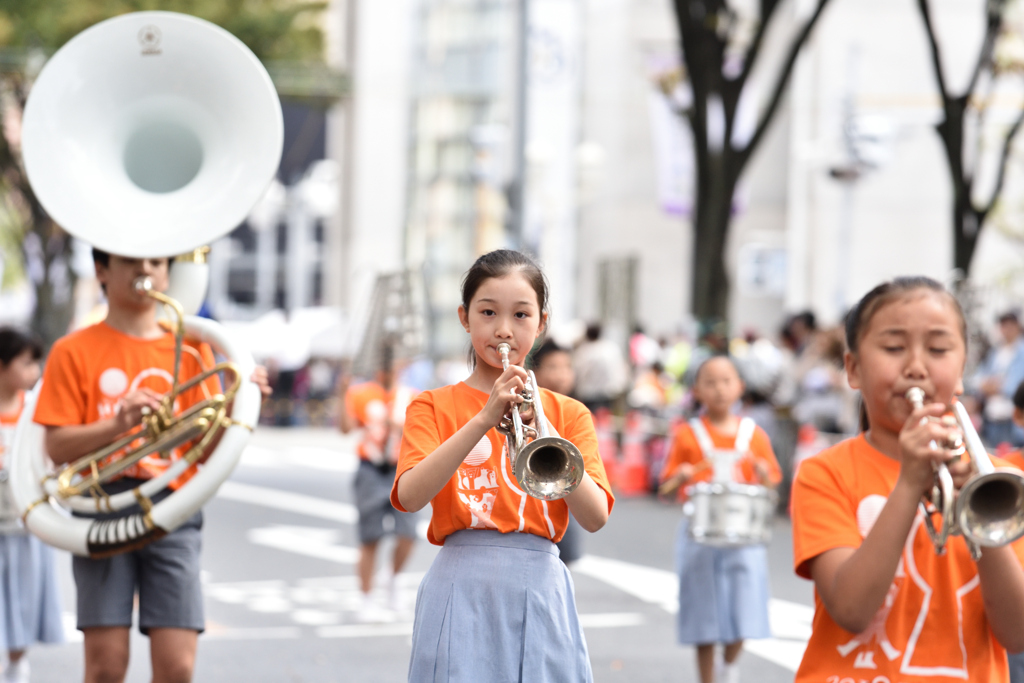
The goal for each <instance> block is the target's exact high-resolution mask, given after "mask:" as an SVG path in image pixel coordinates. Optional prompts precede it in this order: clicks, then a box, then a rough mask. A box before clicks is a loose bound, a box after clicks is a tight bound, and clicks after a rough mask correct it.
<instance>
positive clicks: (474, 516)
mask: <svg viewBox="0 0 1024 683" xmlns="http://www.w3.org/2000/svg"><path fill="white" fill-rule="evenodd" d="M493 450H494V447H493V445H492V444H491V440H490V439H489V438H488V437H487V435H486V434H485V435H484V436H483V437H481V438H480V441H478V442H477V444H476V445H475V446H473V448H472V449H471V450H470V451H469V455H467V456H466V458H465V460H463V461H462V466H460V467H459V469H458V471H457V472H456V480H457V481H458V496H459V500H461V501H462V504H463V505H465V506H466V508H467V509H468V510H469V513H470V525H469V528H471V529H497V528H498V525H497V524H495V523H494V522H493V521H491V515H492V514H493V513H494V501H495V500H496V499H497V497H498V495H497V493H498V475H497V473H496V472H495V471H494V469H492V468H490V467H481V465H483V464H484V463H486V462H487V460H488V459H489V458H490V457H491V453H492V451H493Z"/></svg>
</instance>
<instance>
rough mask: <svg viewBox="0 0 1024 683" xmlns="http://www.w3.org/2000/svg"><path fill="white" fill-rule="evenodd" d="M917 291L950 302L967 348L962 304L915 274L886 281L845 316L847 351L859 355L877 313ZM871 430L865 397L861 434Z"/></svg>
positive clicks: (965, 319)
mask: <svg viewBox="0 0 1024 683" xmlns="http://www.w3.org/2000/svg"><path fill="white" fill-rule="evenodd" d="M918 289H924V290H927V291H930V292H934V293H936V294H941V295H943V296H945V297H946V298H947V299H948V300H949V303H950V304H951V305H952V306H953V310H955V311H956V314H957V317H958V318H960V337H961V338H962V339H963V340H964V346H965V347H966V346H967V317H966V316H965V315H964V310H963V308H962V307H961V306H960V302H959V301H957V299H956V297H955V296H953V295H952V294H950V292H949V290H947V289H946V288H945V287H943V286H942V283H940V282H938V281H937V280H933V279H931V278H930V277H925V276H923V275H912V276H904V277H897V278H894V279H892V280H889V281H888V282H883V283H882V284H880V285H878V286H877V287H875V288H874V289H872V290H871V291H870V292H868V293H867V294H865V295H864V297H863V298H862V299H861V300H860V301H858V302H857V305H856V306H854V307H853V308H852V309H851V310H850V312H849V313H847V314H846V349H847V350H848V351H849V352H850V353H852V354H853V355H857V352H858V351H859V350H860V341H861V338H862V337H863V336H864V331H865V330H867V328H868V325H869V324H870V323H871V319H872V318H873V317H874V315H875V313H877V312H878V311H879V310H880V309H881V308H882V307H883V306H885V305H886V304H888V303H890V302H892V301H894V300H895V299H899V298H901V297H903V296H905V295H907V294H909V293H911V292H913V291H915V290H918ZM869 427H870V424H869V423H868V413H867V410H866V409H865V408H864V400H863V398H862V399H861V401H860V430H861V431H862V432H863V431H867V430H868V428H869Z"/></svg>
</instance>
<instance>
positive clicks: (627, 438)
mask: <svg viewBox="0 0 1024 683" xmlns="http://www.w3.org/2000/svg"><path fill="white" fill-rule="evenodd" d="M644 436H645V433H644V428H643V415H641V414H640V413H639V412H637V411H635V410H633V411H630V412H629V413H627V415H626V430H625V433H624V434H623V436H622V464H621V465H620V466H619V476H618V480H619V492H620V493H622V495H625V496H641V495H645V494H647V493H648V474H649V471H650V467H649V465H648V464H647V454H646V453H645V452H644Z"/></svg>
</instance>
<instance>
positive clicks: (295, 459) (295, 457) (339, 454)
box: [239, 446, 359, 474]
mask: <svg viewBox="0 0 1024 683" xmlns="http://www.w3.org/2000/svg"><path fill="white" fill-rule="evenodd" d="M239 464H240V465H243V466H248V467H272V468H290V467H305V468H307V469H314V470H323V471H327V472H343V473H349V474H351V473H354V472H355V471H356V470H357V469H359V456H357V455H356V454H355V453H353V452H352V451H350V450H335V449H333V448H317V447H313V446H292V447H289V448H261V447H259V446H246V447H245V450H243V451H242V459H241V462H240V463H239Z"/></svg>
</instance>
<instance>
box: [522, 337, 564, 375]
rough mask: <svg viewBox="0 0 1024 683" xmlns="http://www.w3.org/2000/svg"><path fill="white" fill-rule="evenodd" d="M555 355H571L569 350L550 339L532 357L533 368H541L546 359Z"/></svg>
mask: <svg viewBox="0 0 1024 683" xmlns="http://www.w3.org/2000/svg"><path fill="white" fill-rule="evenodd" d="M553 353H569V349H567V348H565V347H564V346H559V345H558V344H556V343H555V342H554V341H552V340H551V339H548V340H546V341H545V342H544V343H543V344H541V345H540V347H539V348H538V349H537V350H536V351H534V352H533V355H531V356H530V362H531V367H533V368H535V369H536V368H539V367H540V366H541V363H543V362H544V359H545V358H547V357H548V356H550V355H551V354H553Z"/></svg>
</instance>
